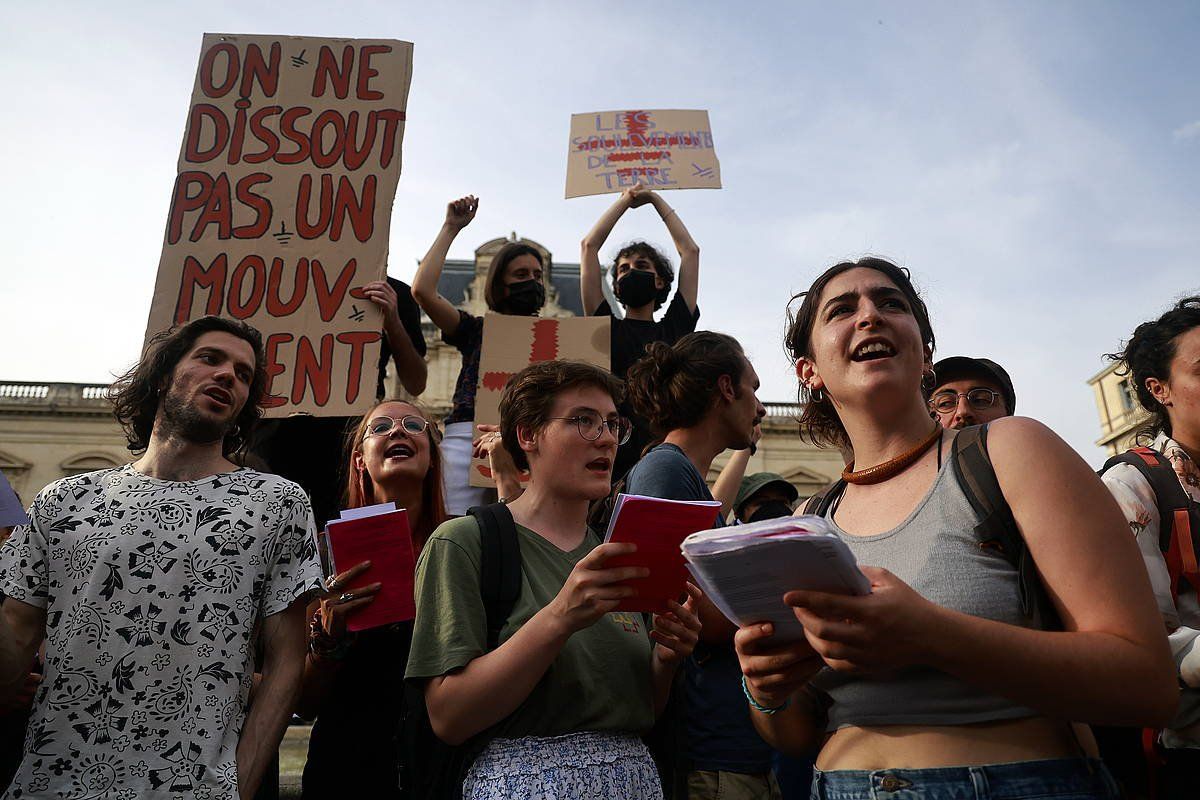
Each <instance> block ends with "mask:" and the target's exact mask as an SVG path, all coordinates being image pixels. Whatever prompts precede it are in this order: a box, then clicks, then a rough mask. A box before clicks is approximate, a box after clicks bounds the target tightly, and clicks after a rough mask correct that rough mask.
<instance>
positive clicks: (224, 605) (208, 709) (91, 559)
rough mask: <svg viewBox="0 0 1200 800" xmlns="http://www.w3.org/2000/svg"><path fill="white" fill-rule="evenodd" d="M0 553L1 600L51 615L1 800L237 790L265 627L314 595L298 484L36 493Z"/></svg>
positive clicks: (122, 470)
mask: <svg viewBox="0 0 1200 800" xmlns="http://www.w3.org/2000/svg"><path fill="white" fill-rule="evenodd" d="M30 517H31V518H32V524H31V525H23V526H21V527H18V528H17V529H16V530H15V531H14V532H13V535H12V537H11V538H10V539H9V540H8V542H6V543H5V545H4V546H3V548H0V592H3V593H4V594H6V595H8V596H9V597H11V598H14V599H16V600H20V601H22V602H25V603H28V604H30V605H33V606H37V607H40V608H45V609H46V666H45V670H44V678H43V681H42V684H41V686H40V688H39V689H38V692H37V696H36V698H35V700H34V708H33V715H32V717H31V718H30V721H29V729H28V732H27V734H26V737H25V752H24V757H23V759H22V762H21V766H20V768H19V769H18V770H17V774H16V776H15V777H14V778H13V782H12V784H11V786H10V787H9V789H8V792H7V793H6V794H5V795H4V797H5V798H30V797H47V798H49V797H54V798H71V799H72V800H85V799H86V798H101V797H103V798H118V800H126V799H127V798H128V800H133V799H134V798H162V800H169V799H170V798H176V797H179V798H189V800H190V799H191V798H196V800H216V799H217V798H235V797H236V794H237V764H236V761H235V756H236V751H237V743H238V737H239V735H240V732H241V727H242V722H243V720H244V719H245V709H246V699H247V697H248V695H249V692H250V684H251V677H252V674H253V672H254V652H255V649H254V643H255V639H256V636H257V632H258V627H259V625H260V623H261V622H262V619H263V618H264V617H267V616H269V615H271V614H275V613H278V612H280V611H283V610H284V609H285V608H287V607H288V605H290V604H291V603H292V602H293V601H294V600H296V599H297V598H299V597H302V596H304V595H306V594H307V593H309V592H310V591H312V590H314V589H318V588H319V587H320V585H321V568H320V563H319V561H318V559H317V557H316V548H315V546H314V535H313V533H314V531H313V519H312V511H311V510H310V507H309V502H308V498H307V497H305V495H304V492H303V491H302V490H301V489H300V487H298V486H297V485H296V484H294V483H292V482H290V481H287V480H284V479H283V478H280V477H278V476H277V475H267V474H264V473H261V472H256V471H254V470H251V469H239V470H236V471H234V472H227V473H222V474H219V475H212V476H209V477H207V478H204V479H201V480H198V481H190V482H186V483H179V482H172V481H162V480H157V479H154V478H149V477H147V476H145V475H142V474H141V473H139V472H137V471H136V470H134V469H133V467H132V466H129V465H126V466H123V467H119V468H116V469H106V470H100V471H99V472H91V473H88V474H86V475H78V476H75V477H70V478H64V479H62V480H60V481H56V482H55V483H52V484H51V485H50V486H48V487H46V488H45V489H44V490H42V492H41V493H40V494H39V495H38V496H37V498H36V499H35V500H34V502H33V505H32V507H31V508H30Z"/></svg>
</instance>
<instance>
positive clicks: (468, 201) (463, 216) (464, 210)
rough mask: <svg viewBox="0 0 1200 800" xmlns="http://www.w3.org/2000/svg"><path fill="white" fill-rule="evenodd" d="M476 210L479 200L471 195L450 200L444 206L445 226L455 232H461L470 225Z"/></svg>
mask: <svg viewBox="0 0 1200 800" xmlns="http://www.w3.org/2000/svg"><path fill="white" fill-rule="evenodd" d="M478 210H479V198H477V197H476V196H475V195H473V194H469V195H467V196H466V197H460V198H459V199H457V200H451V201H450V202H449V203H447V204H446V224H447V225H448V226H450V227H451V228H454V230H456V231H461V230H462V229H463V228H465V227H467V226H468V225H470V224H471V220H473V219H475V212H476V211H478Z"/></svg>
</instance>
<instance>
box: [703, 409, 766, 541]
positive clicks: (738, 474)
mask: <svg viewBox="0 0 1200 800" xmlns="http://www.w3.org/2000/svg"><path fill="white" fill-rule="evenodd" d="M760 439H762V425H761V424H759V425H755V426H754V434H753V435H752V437H751V441H752V442H753V443H754V446H756V445H758V442H759V440H760ZM754 446H751V447H747V448H746V449H744V450H734V451H733V455H731V456H730V457H729V460H728V461H726V462H725V468H724V469H722V470H721V474H720V475H718V476H717V480H716V482H715V483H713V488H712V496H713V499H714V500H720V501H721V516H722V517H724V518H725V521H726V522H729V521H730V520H729V515H730V514H732V513H733V504H734V501H736V500H737V493H738V489H740V488H741V486H742V479H743V478H745V477H746V466H747V465H748V464H749V463H750V456H751V455H753V450H754Z"/></svg>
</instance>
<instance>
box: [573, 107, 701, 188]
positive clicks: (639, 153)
mask: <svg viewBox="0 0 1200 800" xmlns="http://www.w3.org/2000/svg"><path fill="white" fill-rule="evenodd" d="M638 183H644V184H646V185H647V186H648V187H650V188H651V189H720V188H721V164H720V163H719V162H718V161H717V151H716V150H714V149H713V136H712V127H711V126H710V125H709V124H708V112H707V111H683V110H679V109H665V110H658V111H600V112H596V113H592V114H572V115H571V146H570V148H569V150H568V151H567V197H582V196H584V195H589V194H606V193H608V192H620V191H623V190H624V189H627V188H629V187H630V186H634V185H636V184H638Z"/></svg>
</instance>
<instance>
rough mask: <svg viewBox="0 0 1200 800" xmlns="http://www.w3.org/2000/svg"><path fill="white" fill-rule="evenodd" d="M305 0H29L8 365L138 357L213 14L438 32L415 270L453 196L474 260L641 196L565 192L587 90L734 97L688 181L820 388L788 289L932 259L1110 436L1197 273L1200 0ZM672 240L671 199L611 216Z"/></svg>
mask: <svg viewBox="0 0 1200 800" xmlns="http://www.w3.org/2000/svg"><path fill="white" fill-rule="evenodd" d="M834 5H835V4H818V3H800V2H750V3H741V4H734V3H719V2H689V3H670V2H660V3H653V4H650V3H624V2H613V1H612V0H609V2H605V3H602V4H601V3H596V4H590V3H589V4H583V3H555V2H544V3H543V2H528V1H527V2H519V3H504V2H486V3H476V2H456V3H453V4H450V3H423V4H417V3H406V2H397V0H388V2H377V3H371V2H353V0H345V1H344V2H340V3H337V4H330V3H320V4H319V3H315V2H310V1H309V0H293V2H290V3H288V4H279V3H256V2H250V1H249V0H237V2H232V1H231V2H209V3H204V4H199V3H192V4H187V5H186V7H185V5H184V4H182V3H162V2H154V3H149V2H147V3H137V2H120V0H115V1H114V2H111V3H106V4H94V3H65V2H54V1H53V0H48V1H47V2H41V3H28V2H26V3H16V2H9V3H5V4H3V7H0V27H2V28H3V29H4V30H6V31H8V32H9V35H8V36H6V37H5V38H6V42H5V47H4V48H3V49H0V85H2V86H3V87H4V92H5V95H6V101H7V102H6V104H5V112H4V115H3V124H2V125H0V153H2V154H3V158H4V166H3V173H2V174H3V176H4V181H3V184H4V187H5V189H6V191H4V192H2V193H0V241H3V243H4V245H5V247H4V250H3V253H2V254H0V301H2V302H0V307H2V308H3V310H4V319H5V323H6V329H7V330H6V334H7V335H6V336H5V346H4V347H3V348H2V349H0V380H12V381H25V380H27V381H78V382H106V381H109V380H111V378H112V376H113V375H114V374H116V373H119V372H122V371H123V370H124V369H126V368H127V367H128V366H129V365H130V364H131V363H132V362H133V361H134V360H135V359H136V358H137V355H138V353H139V351H140V347H141V342H142V334H143V332H144V328H145V324H146V316H147V314H148V312H149V306H150V297H151V293H152V290H153V286H154V278H155V272H156V269H157V265H158V258H159V254H160V251H161V248H162V239H163V231H164V225H165V222H166V215H167V208H168V203H169V199H170V193H171V188H172V185H173V181H174V176H175V172H176V165H177V160H178V156H179V148H180V143H181V140H182V136H183V128H184V123H185V116H186V112H187V108H188V102H189V97H190V93H191V89H192V85H193V81H194V79H195V71H196V61H197V57H198V54H199V49H200V43H201V36H202V34H203V33H205V32H220V33H243V34H250V33H256V34H286V35H311V36H335V37H363V38H395V39H403V40H407V41H411V42H413V43H414V57H413V79H412V90H411V94H410V96H409V102H408V108H407V119H408V122H407V126H406V130H405V138H404V157H403V171H402V174H401V177H400V183H399V187H398V190H397V193H396V200H395V205H394V209H393V216H392V228H391V241H390V246H391V255H390V274H392V275H394V276H395V277H398V278H401V279H403V280H408V279H411V277H412V273H413V272H414V270H415V268H416V261H417V259H418V258H419V257H420V256H421V255H422V254H423V253H424V252H425V250H426V249H427V248H428V247H429V244H430V243H431V242H432V240H433V237H434V235H435V234H436V232H437V230H438V228H439V226H440V224H441V220H442V217H443V215H444V213H445V204H446V202H447V201H448V200H450V199H452V198H456V197H459V196H462V195H465V194H468V193H473V194H476V195H478V196H479V197H480V210H479V214H478V216H477V217H476V219H475V221H474V223H472V225H471V227H470V228H468V229H467V231H465V232H464V233H463V234H462V235H461V236H460V237H459V239H458V241H457V242H456V244H455V247H454V248H453V249H452V250H451V253H450V255H451V257H457V258H470V257H471V253H472V251H473V249H474V248H475V247H476V246H478V245H479V244H481V243H482V242H484V241H486V240H488V239H491V238H494V237H497V236H504V235H508V234H509V233H510V232H513V231H516V232H517V233H518V234H520V235H521V236H526V237H529V238H532V239H534V240H536V241H538V242H541V243H542V244H544V245H545V246H546V247H548V248H549V249H550V251H551V252H552V253H553V254H554V257H555V259H556V260H558V261H568V262H577V261H578V260H579V241H580V239H581V238H582V236H583V234H584V233H586V232H587V230H588V229H589V228H590V227H591V225H592V223H593V222H594V221H595V219H596V217H597V216H598V215H599V214H600V213H601V212H602V211H603V210H604V209H605V208H606V207H607V206H608V205H609V204H610V203H611V202H612V200H613V199H614V197H613V196H608V195H602V196H596V197H588V198H578V199H573V200H564V199H563V181H564V170H565V164H566V149H567V142H568V125H569V120H570V115H571V114H572V113H581V112H589V111H601V110H611V109H623V108H700V109H708V111H709V114H710V119H711V123H712V129H713V136H714V139H715V142H716V150H717V155H718V157H719V158H720V160H721V174H722V179H723V184H724V188H722V189H720V190H717V191H699V190H697V191H675V192H670V193H668V194H667V200H668V201H669V202H670V204H671V205H672V206H673V207H675V208H676V209H677V210H678V212H679V214H680V217H681V219H683V220H684V222H685V223H686V224H687V226H688V228H689V229H690V231H691V232H692V235H693V237H694V238H695V239H696V241H697V242H698V243H699V245H700V247H701V274H700V297H699V304H700V308H701V320H700V327H702V328H707V329H711V330H720V331H723V332H726V333H729V334H732V335H734V336H736V337H737V338H738V339H739V340H741V341H742V343H743V344H744V345H745V347H746V349H747V351H748V353H749V354H750V356H751V358H752V360H753V361H754V364H755V367H756V369H757V371H758V373H759V376H760V378H761V380H762V383H763V388H762V390H761V391H760V393H759V396H760V398H761V399H763V400H767V401H790V400H793V399H794V398H795V394H796V381H795V377H794V374H793V372H792V370H791V367H790V364H789V362H788V361H787V359H786V358H785V356H784V353H783V348H782V338H783V329H784V311H785V306H786V304H787V301H788V298H789V297H790V296H791V295H792V294H794V293H795V292H797V291H801V290H803V289H804V288H806V287H807V286H808V284H809V283H811V281H812V280H813V279H814V278H815V277H816V276H817V275H818V274H820V272H821V271H822V270H823V269H824V268H825V267H827V266H829V265H831V264H833V263H836V262H838V261H841V260H844V259H847V258H858V257H861V256H863V255H868V254H873V255H880V256H883V257H886V258H889V259H891V260H893V261H895V262H897V263H899V264H902V265H904V266H907V267H908V268H909V269H910V270H911V271H912V274H913V277H914V279H915V281H916V283H917V285H918V287H919V288H920V289H921V290H922V292H923V293H924V296H925V299H926V301H927V303H928V305H929V308H930V312H931V316H932V320H933V325H934V330H935V332H936V335H937V343H938V351H937V356H938V357H944V356H948V355H959V354H965V355H973V356H987V357H989V358H993V359H995V360H996V361H998V362H1000V363H1001V364H1003V365H1004V366H1005V367H1006V368H1007V369H1008V371H1009V372H1010V373H1011V375H1012V377H1013V381H1014V383H1015V385H1016V391H1017V408H1018V412H1019V413H1021V414H1024V415H1028V416H1032V417H1035V418H1037V419H1040V420H1042V421H1043V422H1045V423H1046V424H1048V425H1049V426H1050V427H1051V428H1053V429H1054V430H1055V431H1057V432H1058V433H1059V434H1060V435H1061V436H1062V437H1063V438H1064V439H1066V440H1067V441H1068V442H1069V443H1070V444H1071V445H1072V446H1073V447H1075V448H1076V449H1077V450H1078V451H1079V452H1080V453H1081V455H1083V456H1084V458H1085V459H1087V460H1088V461H1089V462H1090V463H1092V464H1093V465H1098V464H1099V463H1100V462H1102V461H1103V456H1102V454H1101V451H1100V449H1099V448H1097V447H1096V446H1095V444H1094V442H1095V440H1096V438H1098V436H1099V433H1100V430H1099V420H1098V415H1097V411H1096V408H1095V402H1094V400H1093V396H1092V391H1091V389H1090V388H1089V387H1088V386H1087V383H1086V381H1087V379H1088V378H1089V377H1090V376H1092V375H1093V374H1095V373H1096V372H1098V371H1099V370H1100V369H1102V368H1103V367H1104V366H1105V363H1106V362H1104V361H1103V360H1102V355H1103V354H1104V353H1106V352H1111V351H1114V350H1116V349H1117V348H1118V347H1119V346H1120V343H1121V341H1122V340H1123V339H1125V338H1127V337H1128V336H1129V334H1130V333H1131V332H1132V330H1133V328H1134V327H1135V326H1136V325H1137V324H1138V323H1139V322H1141V321H1143V320H1146V319H1151V318H1153V317H1155V316H1157V315H1158V314H1160V313H1161V312H1162V311H1163V310H1165V309H1166V308H1167V307H1168V306H1169V305H1170V304H1171V303H1172V302H1173V301H1175V300H1176V299H1177V298H1179V297H1180V296H1182V295H1186V294H1200V268H1198V264H1197V259H1196V253H1197V252H1200V225H1198V224H1197V222H1198V221H1200V220H1198V219H1197V212H1198V211H1200V180H1198V178H1200V168H1198V163H1200V83H1198V82H1197V81H1196V80H1195V76H1196V75H1198V74H1200V48H1196V47H1195V46H1194V45H1195V41H1196V37H1197V34H1198V33H1200V5H1197V4H1195V3H1150V4H1134V3H1128V4H1112V3H1102V2H1056V3H1023V2H1015V3H1014V2H1008V3H976V2H963V3H953V4H950V3H920V2H914V3H905V4H895V3H847V4H836V5H837V6H838V7H836V8H834V7H831V6H834ZM634 238H646V239H648V240H650V241H652V242H655V243H657V244H659V245H660V246H662V247H663V248H664V249H665V250H667V251H668V252H672V249H671V247H670V238H669V236H668V235H667V233H666V231H665V229H664V228H663V227H662V224H661V223H660V222H659V221H658V219H657V216H656V215H655V214H654V212H653V211H652V210H651V209H650V208H649V207H647V208H645V209H641V210H635V211H631V212H629V213H628V214H626V215H625V218H624V219H623V220H622V221H621V223H620V224H619V225H618V227H617V228H616V230H615V231H614V232H613V235H612V236H611V237H610V239H609V248H608V250H606V251H605V253H604V255H605V256H607V257H611V256H612V255H613V254H614V253H615V251H616V249H617V247H618V246H619V245H620V244H621V243H623V242H624V241H628V240H630V239H634Z"/></svg>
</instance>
